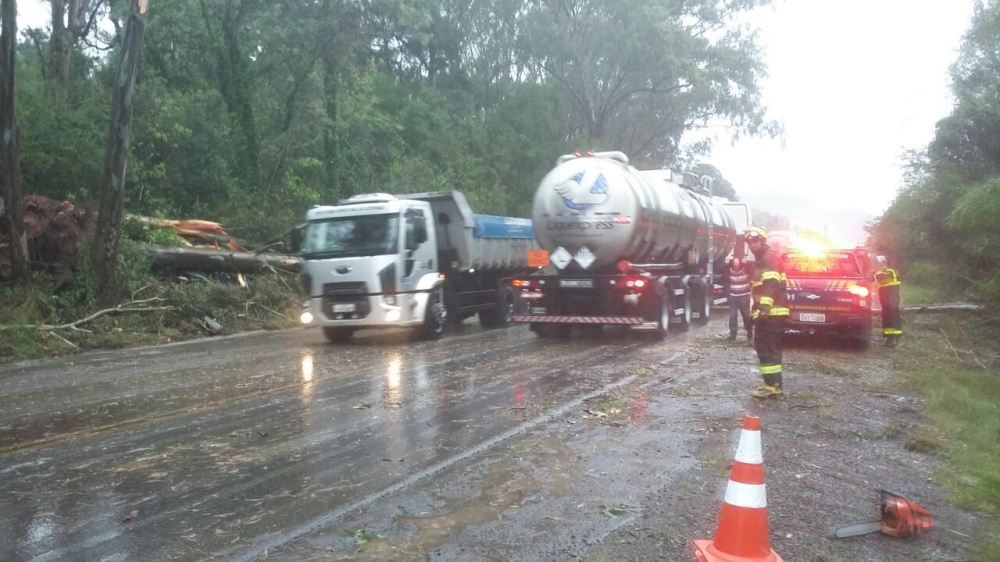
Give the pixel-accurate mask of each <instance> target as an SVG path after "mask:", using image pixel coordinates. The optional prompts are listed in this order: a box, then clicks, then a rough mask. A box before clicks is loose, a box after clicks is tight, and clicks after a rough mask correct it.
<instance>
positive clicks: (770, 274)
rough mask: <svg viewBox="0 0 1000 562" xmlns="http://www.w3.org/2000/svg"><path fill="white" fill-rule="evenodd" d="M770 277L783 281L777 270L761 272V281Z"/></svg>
mask: <svg viewBox="0 0 1000 562" xmlns="http://www.w3.org/2000/svg"><path fill="white" fill-rule="evenodd" d="M768 279H773V280H775V281H781V274H779V273H778V272H777V271H765V272H764V273H761V274H760V280H761V281H767V280H768Z"/></svg>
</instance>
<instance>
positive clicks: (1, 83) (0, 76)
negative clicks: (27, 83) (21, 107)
mask: <svg viewBox="0 0 1000 562" xmlns="http://www.w3.org/2000/svg"><path fill="white" fill-rule="evenodd" d="M2 2H3V3H2V6H0V17H2V18H3V23H2V32H0V58H2V60H0V132H2V138H0V152H2V157H0V159H2V161H3V195H4V202H5V205H4V206H5V210H6V213H5V216H6V217H7V231H8V232H9V233H10V249H9V253H10V269H11V277H12V278H13V279H14V280H15V281H18V280H21V279H24V277H25V276H26V275H27V273H28V258H27V256H28V237H27V235H26V234H25V232H24V193H23V192H22V190H21V147H20V145H19V144H18V131H17V80H16V78H17V0H2Z"/></svg>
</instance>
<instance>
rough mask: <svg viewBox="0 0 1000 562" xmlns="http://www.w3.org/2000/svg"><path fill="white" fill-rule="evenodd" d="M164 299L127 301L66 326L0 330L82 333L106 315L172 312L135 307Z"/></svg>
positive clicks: (33, 325) (16, 327)
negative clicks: (86, 325) (88, 325)
mask: <svg viewBox="0 0 1000 562" xmlns="http://www.w3.org/2000/svg"><path fill="white" fill-rule="evenodd" d="M163 300H164V299H161V298H160V297H153V298H149V299H142V300H137V301H129V302H127V303H123V304H120V305H118V306H115V307H112V308H105V309H102V310H98V311H97V312H95V313H93V314H91V315H90V316H87V317H86V318H81V319H80V320H76V321H74V322H69V323H67V324H18V325H13V326H0V330H45V331H52V330H73V331H75V332H84V331H86V330H81V329H80V326H82V325H84V324H87V323H89V322H93V321H94V320H97V319H98V318H100V317H102V316H105V315H107V314H120V313H123V312H154V311H158V310H172V309H173V307H172V306H137V305H143V304H149V303H153V302H163Z"/></svg>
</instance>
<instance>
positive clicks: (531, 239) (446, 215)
mask: <svg viewBox="0 0 1000 562" xmlns="http://www.w3.org/2000/svg"><path fill="white" fill-rule="evenodd" d="M534 249H537V243H536V242H535V234H534V229H533V227H532V223H531V221H530V220H528V219H524V218H513V217H498V216H492V215H479V214H475V213H473V212H472V209H471V207H470V206H469V203H468V201H467V200H466V198H465V196H464V195H463V194H462V193H460V192H457V191H451V192H438V193H417V194H411V195H389V194H385V193H375V194H366V195H356V196H354V197H351V198H349V199H345V200H343V201H340V204H339V205H336V206H317V207H314V208H313V209H310V210H309V211H308V212H307V213H306V230H305V246H304V248H303V254H302V275H301V278H302V285H303V289H304V291H305V293H306V295H307V300H306V301H305V303H304V305H303V312H302V316H301V320H302V323H303V325H305V326H308V327H311V326H319V327H321V328H322V329H323V332H324V334H325V335H326V337H327V339H329V340H330V341H333V342H346V341H348V340H350V339H351V337H352V336H353V335H354V332H356V331H357V330H363V329H378V328H410V329H413V330H414V331H415V332H417V333H418V334H420V335H422V336H423V337H424V338H426V339H437V338H440V337H441V336H442V335H443V334H444V332H445V330H446V328H447V327H448V325H449V324H459V323H461V322H462V321H463V320H464V319H466V318H469V317H471V316H473V315H476V314H478V315H479V321H480V323H481V324H482V325H483V327H486V328H501V327H507V326H509V325H511V324H512V322H513V317H514V312H515V303H516V298H515V294H514V291H513V289H512V287H511V286H510V284H509V283H507V284H504V283H502V281H503V279H505V278H509V277H510V276H512V275H525V274H527V273H530V272H531V271H532V268H529V267H528V266H527V255H528V253H529V251H531V250H534ZM536 269H537V268H536Z"/></svg>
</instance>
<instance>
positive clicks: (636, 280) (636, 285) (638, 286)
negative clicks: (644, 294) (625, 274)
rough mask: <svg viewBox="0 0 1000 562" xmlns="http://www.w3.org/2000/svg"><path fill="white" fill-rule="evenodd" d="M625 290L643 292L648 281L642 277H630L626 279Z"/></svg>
mask: <svg viewBox="0 0 1000 562" xmlns="http://www.w3.org/2000/svg"><path fill="white" fill-rule="evenodd" d="M624 285H625V288H627V289H635V290H637V291H641V290H643V288H645V287H646V280H645V279H643V278H642V277H629V278H627V279H625V283H624Z"/></svg>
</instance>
